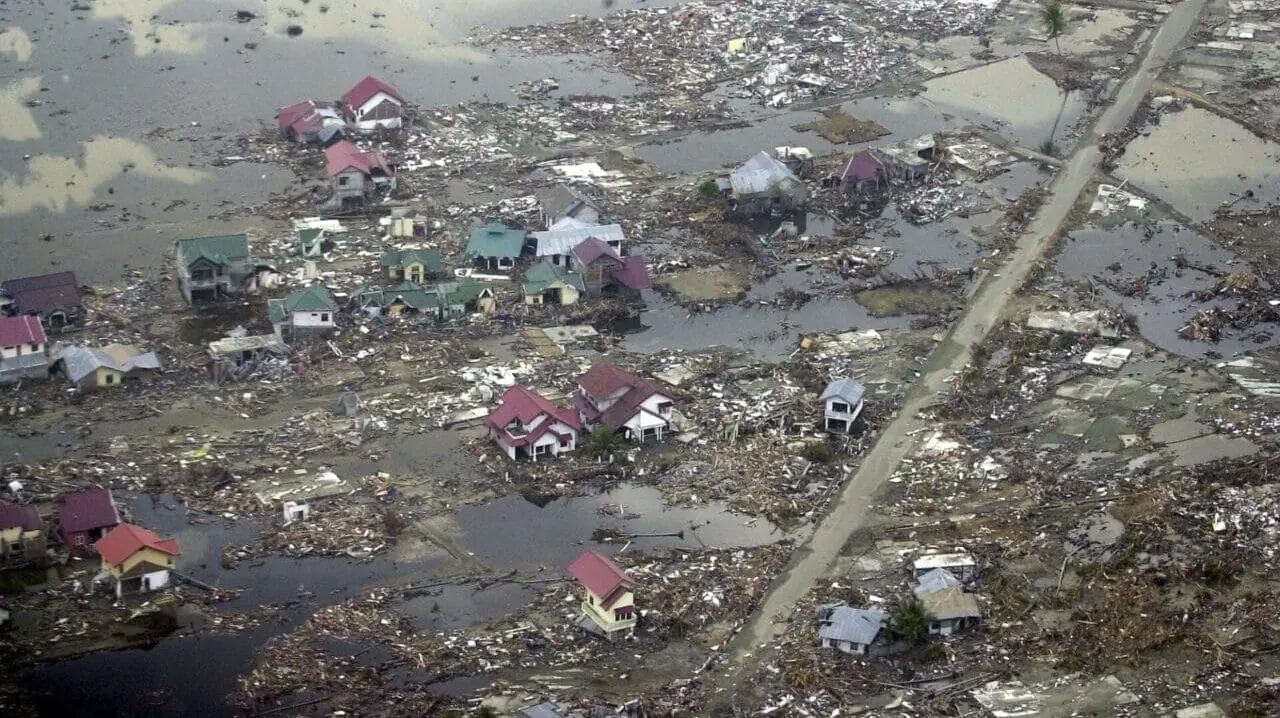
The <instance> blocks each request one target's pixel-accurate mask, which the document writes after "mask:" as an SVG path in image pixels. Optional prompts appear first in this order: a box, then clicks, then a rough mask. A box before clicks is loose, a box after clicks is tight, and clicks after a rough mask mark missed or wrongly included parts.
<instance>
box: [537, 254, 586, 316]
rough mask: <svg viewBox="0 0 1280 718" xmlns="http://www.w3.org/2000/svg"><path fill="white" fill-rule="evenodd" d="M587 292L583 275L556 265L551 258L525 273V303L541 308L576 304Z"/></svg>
mask: <svg viewBox="0 0 1280 718" xmlns="http://www.w3.org/2000/svg"><path fill="white" fill-rule="evenodd" d="M586 292H587V285H586V283H585V282H583V280H582V275H581V274H578V273H577V272H571V271H569V270H568V269H565V268H564V267H562V266H560V265H558V264H555V263H553V262H552V261H551V259H550V258H547V259H544V260H542V261H541V262H538V263H537V264H535V265H533V266H532V267H529V271H527V272H525V273H524V303H525V304H532V305H535V306H540V305H543V304H551V305H553V306H565V305H569V304H576V303H577V301H578V297H580V296H581V295H583V294H586Z"/></svg>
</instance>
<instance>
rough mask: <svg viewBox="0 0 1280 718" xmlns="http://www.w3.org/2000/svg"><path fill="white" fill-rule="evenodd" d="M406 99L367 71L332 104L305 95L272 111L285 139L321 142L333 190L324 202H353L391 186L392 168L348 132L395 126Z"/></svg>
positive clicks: (346, 205)
mask: <svg viewBox="0 0 1280 718" xmlns="http://www.w3.org/2000/svg"><path fill="white" fill-rule="evenodd" d="M404 113H405V100H404V96H403V95H401V94H400V92H399V91H398V90H397V89H396V88H394V87H392V86H391V85H390V84H388V83H386V82H383V81H382V80H379V79H378V78H376V77H373V76H369V77H366V78H364V79H363V80H361V81H360V82H357V83H356V84H355V86H354V87H352V88H351V89H350V90H347V92H346V93H344V94H343V95H342V99H341V100H339V101H338V102H337V103H336V104H335V103H332V102H327V101H324V100H304V101H302V102H299V103H297V104H293V105H289V106H288V107H281V108H280V109H279V110H277V111H276V124H277V125H278V126H279V128H280V132H281V133H282V134H283V135H284V136H285V137H287V138H288V139H290V140H292V141H294V142H297V143H299V144H302V145H310V146H317V147H321V148H323V150H324V155H325V168H326V170H325V171H326V174H327V176H328V179H329V186H330V187H331V188H332V190H333V193H332V194H331V195H330V197H329V200H328V203H327V205H326V207H327V208H328V209H331V210H346V209H352V208H357V207H361V206H363V205H365V204H366V203H368V202H369V201H370V200H371V199H372V198H373V197H375V196H377V195H379V194H383V193H386V192H389V191H391V190H393V189H395V171H394V169H393V168H392V166H391V164H390V163H389V162H388V161H387V158H386V157H384V156H383V155H382V154H381V153H379V152H372V151H366V150H362V149H360V148H359V147H357V146H356V145H355V144H353V143H352V142H351V140H350V139H349V137H351V136H354V135H356V134H362V133H370V132H377V131H396V130H399V129H400V128H401V126H402V125H403V123H404Z"/></svg>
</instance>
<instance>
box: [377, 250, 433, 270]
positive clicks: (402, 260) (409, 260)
mask: <svg viewBox="0 0 1280 718" xmlns="http://www.w3.org/2000/svg"><path fill="white" fill-rule="evenodd" d="M415 262H420V263H421V264H422V265H424V266H425V267H426V268H427V269H429V270H432V271H435V270H438V269H442V268H443V267H444V257H442V256H441V255H440V250H438V249H402V250H399V251H395V252H386V253H384V254H383V255H382V266H384V267H404V266H408V265H410V264H413V263H415Z"/></svg>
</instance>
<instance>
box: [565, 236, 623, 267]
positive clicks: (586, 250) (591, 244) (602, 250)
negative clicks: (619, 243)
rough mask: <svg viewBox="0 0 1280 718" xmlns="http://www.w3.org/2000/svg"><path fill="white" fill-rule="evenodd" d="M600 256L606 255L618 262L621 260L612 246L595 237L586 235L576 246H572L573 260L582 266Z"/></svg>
mask: <svg viewBox="0 0 1280 718" xmlns="http://www.w3.org/2000/svg"><path fill="white" fill-rule="evenodd" d="M601 257H606V258H608V259H611V260H613V261H614V262H618V263H621V262H622V258H621V257H619V256H618V253H617V252H615V251H614V250H613V247H610V246H609V245H607V244H605V243H604V242H601V241H600V240H598V239H596V238H595V237H588V238H586V239H584V240H582V241H581V242H579V243H578V246H576V247H574V248H573V258H574V260H576V261H577V262H578V263H579V264H580V265H582V266H584V267H585V266H587V265H589V264H591V263H592V262H594V261H596V260H598V259H600V258H601Z"/></svg>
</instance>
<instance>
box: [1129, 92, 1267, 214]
mask: <svg viewBox="0 0 1280 718" xmlns="http://www.w3.org/2000/svg"><path fill="white" fill-rule="evenodd" d="M1118 162H1119V165H1118V169H1117V173H1118V174H1119V175H1120V176H1121V177H1124V178H1127V179H1128V180H1129V181H1130V182H1132V183H1134V185H1135V186H1137V187H1139V188H1141V189H1142V190H1144V191H1146V192H1149V193H1151V194H1153V195H1154V196H1156V197H1158V198H1159V199H1161V200H1163V201H1164V202H1166V203H1168V204H1169V205H1170V206H1172V207H1173V208H1174V209H1175V210H1177V211H1178V212H1180V213H1182V214H1184V215H1186V216H1187V217H1189V218H1190V219H1191V220H1192V221H1194V222H1202V221H1204V220H1206V219H1209V218H1210V217H1211V216H1212V215H1213V212H1214V210H1216V209H1217V208H1218V207H1219V206H1221V205H1222V204H1223V203H1226V202H1232V201H1235V200H1238V199H1241V198H1242V197H1244V196H1245V195H1246V194H1248V193H1252V194H1251V195H1249V197H1248V198H1246V199H1244V200H1243V201H1240V202H1239V203H1238V204H1237V205H1236V208H1237V209H1240V210H1250V209H1257V208H1258V207H1262V206H1265V205H1266V204H1268V203H1273V202H1276V201H1277V200H1280V145H1277V144H1276V143H1274V142H1269V141H1267V140H1263V139H1261V138H1259V137H1258V136H1256V135H1254V134H1253V133H1252V132H1250V131H1249V130H1247V129H1245V128H1244V127H1241V126H1240V125H1238V124H1236V123H1234V122H1232V121H1230V120H1227V119H1224V118H1222V117H1219V116H1218V115H1215V114H1213V113H1212V112H1209V111H1208V110H1204V109H1201V108H1199V107H1184V108H1182V109H1180V110H1176V111H1166V112H1164V113H1162V114H1161V115H1160V122H1159V124H1157V125H1156V126H1154V127H1152V128H1150V130H1149V131H1147V132H1144V133H1143V134H1141V135H1139V136H1137V137H1135V138H1134V139H1133V141H1132V142H1130V143H1129V145H1128V147H1127V148H1126V149H1125V152H1124V154H1123V155H1121V156H1120V158H1119V161H1118Z"/></svg>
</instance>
